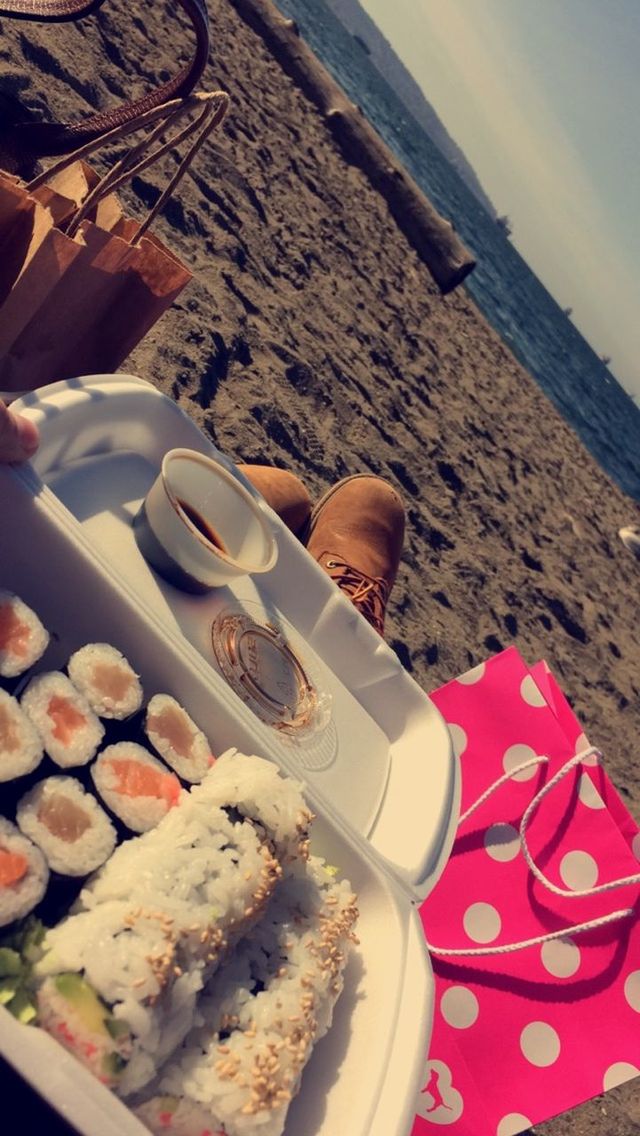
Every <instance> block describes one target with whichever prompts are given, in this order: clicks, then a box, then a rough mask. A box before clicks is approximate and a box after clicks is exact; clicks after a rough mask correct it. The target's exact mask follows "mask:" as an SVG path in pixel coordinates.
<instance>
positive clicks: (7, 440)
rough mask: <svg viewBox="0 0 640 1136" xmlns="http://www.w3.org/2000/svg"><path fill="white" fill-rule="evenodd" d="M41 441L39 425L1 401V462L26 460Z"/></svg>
mask: <svg viewBox="0 0 640 1136" xmlns="http://www.w3.org/2000/svg"><path fill="white" fill-rule="evenodd" d="M39 443H40V435H39V434H38V428H37V426H36V425H35V424H34V423H33V422H31V421H30V420H29V419H28V418H23V417H22V415H20V414H13V413H12V411H10V410H9V409H8V408H7V407H6V406H5V405H4V403H3V402H0V462H19V461H26V460H27V459H28V458H30V457H32V456H33V454H35V452H36V450H37V448H38V445H39Z"/></svg>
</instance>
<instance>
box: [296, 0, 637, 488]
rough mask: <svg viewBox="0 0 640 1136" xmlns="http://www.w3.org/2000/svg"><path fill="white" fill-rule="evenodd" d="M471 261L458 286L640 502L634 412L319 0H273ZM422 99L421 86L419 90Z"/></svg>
mask: <svg viewBox="0 0 640 1136" xmlns="http://www.w3.org/2000/svg"><path fill="white" fill-rule="evenodd" d="M278 7H279V8H280V9H281V10H282V11H283V13H285V14H286V15H288V16H292V17H293V18H294V19H295V20H296V21H297V22H298V25H299V27H300V31H301V34H302V35H303V36H304V38H305V39H306V41H307V43H308V44H309V46H310V47H311V48H312V50H313V51H314V52H315V54H316V55H317V56H318V57H319V58H320V59H321V60H322V62H323V63H324V65H325V66H326V67H327V69H328V70H329V71H330V72H331V73H332V74H333V76H334V77H335V79H336V80H337V81H338V82H339V84H340V86H341V87H342V88H343V89H344V90H345V92H346V93H347V95H348V96H349V98H350V99H351V100H352V101H353V102H354V103H357V104H358V105H359V106H360V107H361V108H362V110H363V112H364V114H365V115H366V116H367V118H368V119H369V121H370V122H371V123H372V124H373V125H374V126H375V128H376V130H377V131H378V133H379V134H380V135H381V137H382V138H383V139H384V141H385V142H386V143H387V145H388V146H389V147H390V149H391V150H393V151H394V153H395V154H396V155H397V157H398V158H399V159H400V161H401V162H402V164H403V165H404V166H405V167H406V168H407V169H408V170H409V172H410V174H411V175H412V177H413V178H414V179H415V180H416V182H417V183H418V185H420V187H421V188H422V189H423V191H424V192H425V193H426V195H427V197H429V198H430V200H431V201H432V202H433V204H434V205H435V207H436V208H437V209H438V211H439V212H440V213H441V214H442V215H443V216H444V217H447V218H449V219H450V220H451V221H452V223H453V224H454V225H455V228H456V229H457V231H458V232H459V234H460V236H461V238H462V240H463V241H464V242H465V244H466V245H467V246H468V247H469V249H470V250H471V251H472V252H473V254H474V256H475V257H476V259H477V262H478V263H477V267H476V268H475V270H474V271H473V272H472V273H471V275H470V276H469V277H468V278H467V280H466V282H465V284H464V285H463V287H465V288H466V289H467V290H468V292H469V294H470V295H471V296H472V297H473V299H474V300H475V302H476V304H477V305H478V307H479V308H480V310H481V311H482V312H483V314H484V315H485V316H486V318H487V319H488V321H489V322H490V323H491V324H492V326H493V327H494V328H495V329H496V331H498V332H499V334H500V335H501V336H502V339H503V340H504V341H505V343H506V344H507V345H508V346H509V347H510V348H511V350H512V351H513V353H514V355H516V356H517V358H518V359H519V360H520V362H521V363H522V364H523V365H524V366H525V367H526V368H527V370H528V371H530V373H531V374H532V375H533V376H534V378H535V379H536V380H537V382H538V383H539V385H540V386H541V387H542V389H543V390H544V391H545V393H546V394H547V395H548V397H549V398H550V399H551V400H552V402H553V403H555V405H556V406H557V408H558V410H559V411H560V413H561V414H562V415H563V417H564V418H565V419H566V421H567V422H568V423H569V424H570V425H571V426H572V427H573V429H574V430H575V431H576V433H577V434H578V435H579V437H580V438H581V439H582V441H583V442H584V444H585V446H586V447H587V449H588V450H589V451H590V452H591V454H592V455H593V457H594V458H595V459H596V461H597V462H598V463H599V464H600V465H601V466H602V467H603V469H604V470H606V472H607V473H608V474H609V476H610V477H611V478H612V479H613V480H614V481H616V482H617V484H618V485H619V486H620V487H621V489H623V490H624V491H625V492H626V493H629V494H630V495H631V496H633V497H635V498H636V499H637V500H640V409H639V408H638V406H636V404H635V402H634V401H633V399H632V398H630V397H629V395H627V393H626V392H625V390H624V389H623V388H622V386H621V385H620V384H619V383H618V382H617V380H616V379H615V378H614V376H613V375H612V374H611V372H610V371H609V370H608V368H607V367H606V366H605V364H604V363H603V362H602V361H601V360H600V358H599V357H598V355H597V354H596V352H595V351H593V350H592V348H591V347H590V346H589V344H588V343H587V341H586V340H585V339H584V338H583V337H582V336H581V335H580V332H579V331H578V330H577V329H576V328H575V327H574V325H573V324H572V323H571V320H570V319H569V318H568V317H567V316H566V315H565V313H564V312H563V310H562V308H561V307H560V306H559V305H558V304H557V303H556V301H555V300H554V299H553V297H552V296H551V295H550V293H549V292H548V291H547V290H546V288H545V287H544V285H543V284H542V283H541V281H540V280H538V278H537V276H535V274H534V273H533V272H532V271H531V269H530V268H529V266H528V265H527V264H526V262H525V261H524V260H523V259H522V257H521V256H520V255H519V253H518V252H517V251H516V249H515V248H514V247H513V245H512V244H511V243H510V241H509V240H508V238H507V237H506V236H505V235H504V233H503V232H502V230H501V229H500V228H499V226H498V225H497V224H496V223H495V221H494V219H493V218H492V217H491V216H490V214H489V213H488V212H487V211H486V210H485V208H484V207H483V206H482V205H481V203H480V202H479V201H478V200H477V198H476V197H474V195H473V194H472V192H471V190H470V189H469V188H468V187H467V185H466V184H465V183H464V181H463V180H462V178H461V177H460V176H459V174H458V173H457V171H456V170H455V169H454V168H453V166H452V165H451V164H450V163H449V162H448V161H447V159H446V158H445V157H444V156H443V154H442V153H441V152H440V150H439V149H438V148H437V146H435V144H434V143H433V142H432V141H431V139H430V138H429V137H428V135H427V134H426V133H425V131H424V130H423V129H422V127H421V126H419V125H418V123H417V122H416V121H415V119H414V118H413V117H412V115H411V114H410V112H409V111H408V110H407V109H406V107H405V106H404V104H403V103H402V102H401V100H400V99H399V98H398V96H397V95H396V94H395V92H394V91H393V90H392V89H391V87H390V86H389V85H388V83H387V82H386V81H385V80H384V79H383V78H382V76H381V75H380V74H379V72H378V71H377V70H376V68H375V67H374V65H373V64H372V62H371V61H370V59H369V57H368V56H367V55H366V53H365V52H364V51H363V50H362V48H361V47H360V46H359V44H358V42H357V41H356V40H354V39H353V37H352V36H351V35H350V34H349V33H348V32H347V31H346V30H345V29H344V28H343V26H342V25H341V24H340V22H339V21H338V20H337V19H336V17H335V16H334V14H333V13H332V12H331V10H330V9H329V8H328V7H327V5H326V4H325V3H324V0H278ZM427 96H428V92H427Z"/></svg>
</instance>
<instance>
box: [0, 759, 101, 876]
mask: <svg viewBox="0 0 640 1136" xmlns="http://www.w3.org/2000/svg"><path fill="white" fill-rule="evenodd" d="M16 820H17V822H18V827H19V828H20V831H21V832H22V833H24V835H25V836H28V837H30V839H31V840H33V842H34V844H37V845H38V847H39V848H40V849H41V851H42V852H43V853H44V855H45V858H46V860H47V863H48V865H49V867H50V868H51V870H52V871H54V872H59V873H60V874H61V875H64V876H87V875H89V873H90V872H93V871H95V869H96V868H99V867H100V865H101V864H104V862H105V860H107V859H108V858H109V856H110V855H111V853H112V852H113V850H114V848H115V846H116V830H115V828H114V827H113V825H112V823H111V821H110V820H109V818H108V816H107V814H106V813H105V812H104V810H103V809H101V808H100V805H99V804H98V802H97V801H96V799H95V797H92V796H91V794H90V793H86V792H85V790H84V789H83V788H82V785H81V784H80V782H79V781H76V779H75V778H74V777H47V778H45V780H44V781H40V783H39V784H38V785H36V787H35V788H34V789H31V790H30V792H28V793H25V795H24V797H22V799H21V800H20V802H19V804H18V809H17V815H16Z"/></svg>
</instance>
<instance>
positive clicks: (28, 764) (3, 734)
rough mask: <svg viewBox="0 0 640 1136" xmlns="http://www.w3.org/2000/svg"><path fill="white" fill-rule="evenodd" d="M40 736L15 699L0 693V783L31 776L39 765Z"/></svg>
mask: <svg viewBox="0 0 640 1136" xmlns="http://www.w3.org/2000/svg"><path fill="white" fill-rule="evenodd" d="M43 753H44V749H43V745H42V741H41V738H40V734H39V733H38V731H37V730H36V728H35V726H34V725H33V722H32V721H31V719H30V718H29V717H28V716H27V715H26V714H25V713H24V711H23V710H22V709H21V707H20V704H19V702H18V700H17V699H16V698H12V697H11V695H10V694H7V693H6V691H4V690H0V782H3V781H13V780H14V778H15V777H22V776H24V774H25V773H32V772H33V770H34V769H36V768H37V767H38V765H39V764H40V762H41V761H42V757H43Z"/></svg>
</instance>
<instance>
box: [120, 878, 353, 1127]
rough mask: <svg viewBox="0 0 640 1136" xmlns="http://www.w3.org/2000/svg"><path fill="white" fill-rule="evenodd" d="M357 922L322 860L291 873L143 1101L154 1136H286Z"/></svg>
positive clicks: (142, 1113) (346, 889)
mask: <svg viewBox="0 0 640 1136" xmlns="http://www.w3.org/2000/svg"><path fill="white" fill-rule="evenodd" d="M357 915H358V912H357V908H356V897H355V895H353V893H352V891H351V887H350V885H349V883H348V881H347V880H341V881H336V879H335V877H334V876H333V875H332V873H331V872H330V871H329V870H328V869H327V867H326V865H325V864H324V862H323V861H322V860H320V859H319V858H317V857H312V858H311V859H310V860H309V862H308V863H307V864H304V863H298V864H296V865H295V866H294V867H293V868H292V869H290V870H289V871H288V872H287V874H286V875H285V878H284V879H283V881H282V883H281V885H280V887H279V888H278V890H277V891H276V892H275V894H274V895H273V897H272V899H271V900H270V903H269V906H268V908H267V911H266V913H265V916H264V918H263V919H262V920H261V922H260V924H259V925H258V926H257V927H256V928H255V929H254V931H253V932H252V934H251V935H250V936H249V937H247V938H246V939H244V940H243V942H242V943H240V944H239V946H238V948H237V949H236V951H235V952H234V955H233V957H232V958H231V959H230V960H229V961H228V962H227V963H226V964H225V965H224V966H222V967H221V968H220V969H219V970H218V971H217V972H216V974H215V975H214V976H213V978H212V979H211V980H210V981H209V983H208V984H207V986H206V988H205V990H204V991H203V993H202V995H201V997H200V999H199V1002H198V1014H199V1017H200V1019H201V1021H203V1022H204V1025H198V1026H196V1027H195V1028H194V1029H193V1030H192V1031H191V1033H190V1034H189V1035H188V1036H187V1038H186V1039H185V1041H184V1042H183V1044H182V1046H181V1047H180V1049H179V1050H177V1052H176V1053H175V1054H174V1056H173V1057H172V1058H171V1060H170V1061H169V1062H168V1063H167V1064H166V1065H165V1066H164V1068H163V1069H162V1070H161V1073H160V1076H159V1077H158V1078H157V1079H156V1080H155V1082H153V1083H152V1085H150V1086H149V1088H148V1089H146V1090H145V1091H144V1093H143V1094H142V1098H143V1100H142V1102H141V1103H139V1104H138V1106H137V1107H136V1109H135V1111H136V1114H137V1116H138V1117H139V1118H140V1119H141V1120H142V1121H143V1123H144V1124H146V1125H147V1126H148V1127H149V1128H150V1129H151V1131H152V1132H154V1133H156V1134H158V1136H159V1134H160V1133H167V1132H170V1133H174V1134H175V1136H200V1134H201V1133H202V1132H203V1131H207V1132H214V1131H215V1132H224V1133H225V1134H226V1136H257V1134H259V1136H281V1133H282V1132H283V1130H284V1126H285V1121H286V1117H287V1111H288V1108H289V1105H290V1103H291V1100H292V1099H293V1097H294V1096H295V1094H296V1093H297V1091H298V1089H299V1087H300V1082H301V1078H302V1075H303V1072H304V1069H305V1067H306V1065H307V1063H308V1061H309V1058H310V1057H311V1053H312V1051H313V1048H314V1046H315V1044H316V1042H318V1041H319V1040H320V1038H321V1037H323V1036H324V1034H325V1033H326V1032H327V1030H328V1029H329V1028H330V1026H331V1022H332V1019H333V1009H334V1006H335V1003H336V1001H337V999H338V997H339V996H340V993H341V991H342V988H343V975H344V969H345V966H346V963H347V960H348V956H349V951H350V948H351V944H352V943H353V942H354V941H357V940H356V939H355V935H354V931H353V928H354V925H355V922H356V919H357ZM145 1098H146V1099H145Z"/></svg>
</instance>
